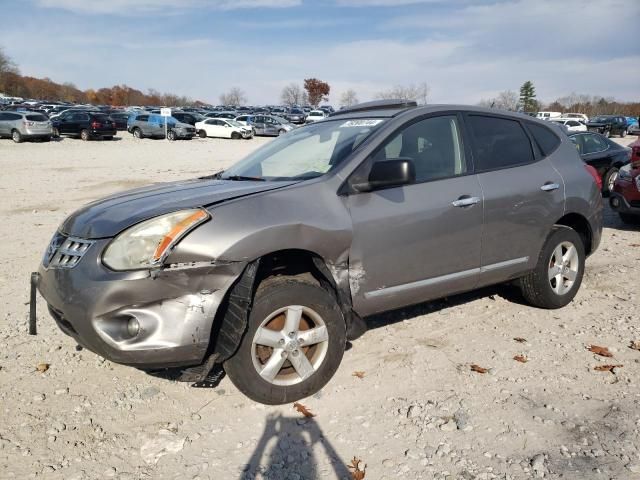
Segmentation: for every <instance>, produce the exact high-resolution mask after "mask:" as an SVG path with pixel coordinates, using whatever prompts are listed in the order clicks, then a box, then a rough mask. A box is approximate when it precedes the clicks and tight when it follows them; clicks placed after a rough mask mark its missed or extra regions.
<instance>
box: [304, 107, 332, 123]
mask: <svg viewBox="0 0 640 480" xmlns="http://www.w3.org/2000/svg"><path fill="white" fill-rule="evenodd" d="M327 117H328V115H327V113H326V112H325V111H324V110H311V111H310V112H309V114H308V115H307V118H306V120H305V123H313V122H319V121H320V120H324V119H325V118H327Z"/></svg>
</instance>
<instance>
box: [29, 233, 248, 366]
mask: <svg viewBox="0 0 640 480" xmlns="http://www.w3.org/2000/svg"><path fill="white" fill-rule="evenodd" d="M108 242H109V239H106V240H96V241H95V242H94V243H93V244H92V245H91V246H90V247H89V249H88V250H87V251H86V253H85V254H84V256H83V257H82V259H81V260H80V261H79V262H78V263H77V264H76V265H75V266H74V267H72V268H46V267H45V266H44V265H42V264H41V265H40V268H39V275H40V277H39V281H38V291H39V292H40V294H41V295H42V296H43V297H44V299H45V300H46V301H47V304H48V307H49V311H50V313H51V315H52V317H53V318H54V319H55V321H56V323H57V324H58V326H59V327H60V328H61V329H62V330H63V332H64V333H66V334H68V335H70V336H71V337H73V338H74V339H75V340H76V341H77V342H78V344H80V345H81V346H83V347H85V348H87V349H88V350H91V351H93V352H95V353H97V354H98V355H101V356H103V357H104V358H106V359H108V360H111V361H113V362H116V363H122V364H125V365H132V366H136V367H138V368H164V367H174V366H183V365H196V364H199V363H201V362H202V361H203V359H204V357H205V354H206V352H207V348H208V346H209V340H210V337H211V328H212V324H213V320H214V317H215V314H216V312H217V310H218V307H219V305H220V303H221V302H222V300H223V298H224V295H225V294H226V292H227V290H228V289H229V287H230V286H231V285H232V284H233V282H234V281H235V280H236V279H237V278H238V277H239V276H240V275H241V273H242V271H243V270H244V267H245V266H246V264H245V263H243V262H230V263H224V264H215V263H213V262H201V263H198V264H189V265H176V266H172V267H167V268H165V269H161V270H140V271H133V272H114V271H111V270H109V269H107V268H106V267H104V266H103V265H102V262H101V259H100V257H101V255H102V251H103V249H104V248H105V247H106V245H107V244H108ZM132 318H135V319H136V320H137V321H138V324H139V326H140V329H139V333H138V334H137V335H135V336H133V337H132V336H131V335H130V334H129V333H128V332H127V328H126V327H127V323H128V322H129V320H130V319H132Z"/></svg>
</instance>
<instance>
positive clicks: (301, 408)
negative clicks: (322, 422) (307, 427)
mask: <svg viewBox="0 0 640 480" xmlns="http://www.w3.org/2000/svg"><path fill="white" fill-rule="evenodd" d="M293 408H295V409H296V410H297V411H298V412H300V413H301V414H302V415H304V416H305V417H307V418H312V417H315V415H314V414H313V413H311V412H310V411H309V410H308V409H307V407H305V406H304V405H302V404H301V403H298V402H296V403H294V404H293Z"/></svg>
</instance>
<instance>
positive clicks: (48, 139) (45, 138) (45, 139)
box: [42, 137, 51, 142]
mask: <svg viewBox="0 0 640 480" xmlns="http://www.w3.org/2000/svg"><path fill="white" fill-rule="evenodd" d="M42 141H43V142H50V141H51V137H43V138H42Z"/></svg>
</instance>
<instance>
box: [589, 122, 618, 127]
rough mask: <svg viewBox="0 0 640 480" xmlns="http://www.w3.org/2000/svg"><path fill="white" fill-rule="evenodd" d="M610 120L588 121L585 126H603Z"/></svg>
mask: <svg viewBox="0 0 640 480" xmlns="http://www.w3.org/2000/svg"><path fill="white" fill-rule="evenodd" d="M611 123H612V122H589V123H587V127H605V126H607V125H609V124H611Z"/></svg>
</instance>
